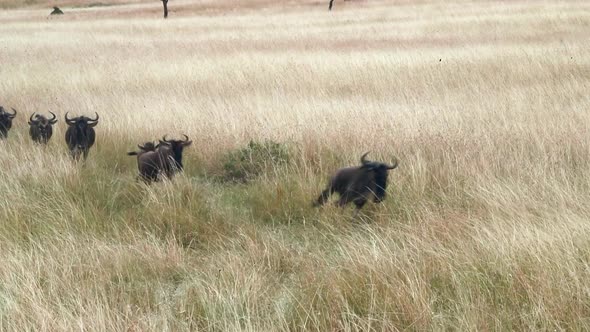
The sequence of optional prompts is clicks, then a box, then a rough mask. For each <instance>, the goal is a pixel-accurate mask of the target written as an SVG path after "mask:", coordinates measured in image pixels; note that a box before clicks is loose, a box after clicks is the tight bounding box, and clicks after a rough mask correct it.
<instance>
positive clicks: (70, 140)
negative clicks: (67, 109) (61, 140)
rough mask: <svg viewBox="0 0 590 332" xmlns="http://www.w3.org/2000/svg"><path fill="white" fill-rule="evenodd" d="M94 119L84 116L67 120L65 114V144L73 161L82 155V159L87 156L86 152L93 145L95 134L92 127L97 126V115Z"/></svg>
mask: <svg viewBox="0 0 590 332" xmlns="http://www.w3.org/2000/svg"><path fill="white" fill-rule="evenodd" d="M95 115H96V116H95V118H94V119H91V118H89V117H86V116H78V117H75V118H68V113H66V116H65V120H66V124H67V125H68V130H67V131H66V143H67V144H68V148H69V149H70V152H71V154H72V157H74V159H79V158H80V155H81V154H84V159H86V157H87V156H88V151H89V149H90V148H91V147H92V145H94V141H95V138H96V136H95V135H96V134H95V132H94V127H95V126H96V125H97V124H98V118H99V117H98V113H95Z"/></svg>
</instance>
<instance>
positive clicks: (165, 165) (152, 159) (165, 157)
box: [127, 135, 192, 183]
mask: <svg viewBox="0 0 590 332" xmlns="http://www.w3.org/2000/svg"><path fill="white" fill-rule="evenodd" d="M191 143H192V141H189V139H188V136H186V135H184V140H167V139H166V136H164V137H163V138H162V140H160V141H159V144H158V145H157V146H154V145H153V143H151V142H150V143H149V144H147V143H146V144H144V145H143V146H141V145H138V147H139V149H140V151H139V152H135V151H134V152H128V153H127V154H128V155H130V156H137V168H138V169H139V176H140V177H141V178H142V179H143V180H144V181H146V182H147V183H150V182H152V181H157V180H158V176H159V175H164V176H166V177H167V178H169V179H170V178H172V176H173V175H174V173H176V172H177V171H182V170H183V164H182V151H183V149H184V148H185V147H186V146H189V145H191ZM150 144H151V145H150Z"/></svg>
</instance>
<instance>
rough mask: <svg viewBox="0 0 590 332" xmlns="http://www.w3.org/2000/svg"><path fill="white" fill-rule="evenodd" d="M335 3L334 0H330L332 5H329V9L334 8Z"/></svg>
mask: <svg viewBox="0 0 590 332" xmlns="http://www.w3.org/2000/svg"><path fill="white" fill-rule="evenodd" d="M333 4H334V0H330V5H329V6H328V10H332V5H333Z"/></svg>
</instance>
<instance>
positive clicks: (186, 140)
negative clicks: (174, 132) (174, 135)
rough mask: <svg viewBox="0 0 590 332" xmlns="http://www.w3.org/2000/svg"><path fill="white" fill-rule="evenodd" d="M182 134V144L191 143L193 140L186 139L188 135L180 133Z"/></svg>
mask: <svg viewBox="0 0 590 332" xmlns="http://www.w3.org/2000/svg"><path fill="white" fill-rule="evenodd" d="M182 136H184V141H182V145H183V146H188V145H191V144H192V143H193V141H189V140H188V136H186V135H185V134H182Z"/></svg>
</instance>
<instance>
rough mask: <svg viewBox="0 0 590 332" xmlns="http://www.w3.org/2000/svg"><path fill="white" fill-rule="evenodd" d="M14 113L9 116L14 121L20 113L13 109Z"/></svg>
mask: <svg viewBox="0 0 590 332" xmlns="http://www.w3.org/2000/svg"><path fill="white" fill-rule="evenodd" d="M11 108H12V107H11ZM12 111H13V112H14V113H13V114H8V116H9V117H10V118H11V119H13V118H14V117H15V116H16V113H18V112H17V111H16V110H15V109H14V108H12Z"/></svg>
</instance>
